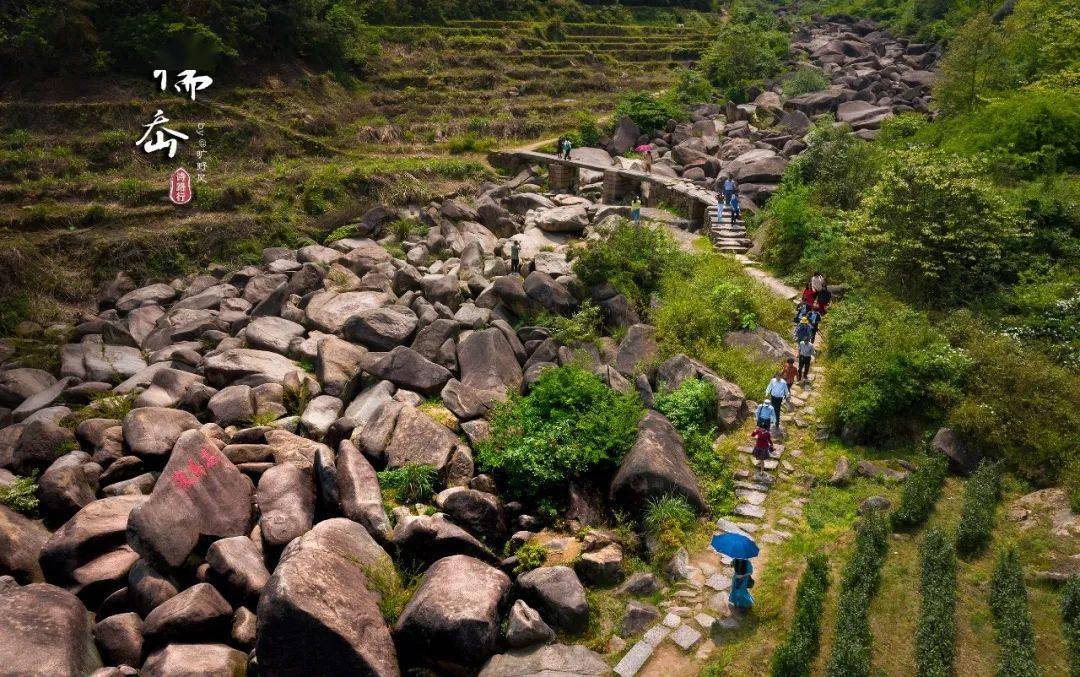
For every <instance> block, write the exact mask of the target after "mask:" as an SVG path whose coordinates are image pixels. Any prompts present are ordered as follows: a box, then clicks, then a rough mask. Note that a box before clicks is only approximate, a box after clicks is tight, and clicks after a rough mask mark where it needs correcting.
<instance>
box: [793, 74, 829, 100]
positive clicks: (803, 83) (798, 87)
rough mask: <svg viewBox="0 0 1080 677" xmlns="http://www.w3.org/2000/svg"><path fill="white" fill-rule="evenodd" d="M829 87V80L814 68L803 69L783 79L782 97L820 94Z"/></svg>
mask: <svg viewBox="0 0 1080 677" xmlns="http://www.w3.org/2000/svg"><path fill="white" fill-rule="evenodd" d="M828 86H829V78H827V77H825V74H824V73H822V72H821V71H819V70H818V69H816V68H808V67H803V68H800V69H799V70H797V71H795V72H794V73H792V74H791V75H789V76H788V77H786V78H784V96H786V97H789V98H793V97H796V96H802V95H803V94H809V93H810V92H820V91H821V90H823V89H825V88H826V87H828Z"/></svg>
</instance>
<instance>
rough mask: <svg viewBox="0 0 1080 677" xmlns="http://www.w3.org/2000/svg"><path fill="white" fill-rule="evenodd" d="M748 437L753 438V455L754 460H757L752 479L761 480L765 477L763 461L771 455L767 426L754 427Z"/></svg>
mask: <svg viewBox="0 0 1080 677" xmlns="http://www.w3.org/2000/svg"><path fill="white" fill-rule="evenodd" d="M750 437H752V438H753V439H754V451H753V455H754V460H756V461H757V472H756V473H755V475H754V479H755V480H758V481H762V480H763V478H764V477H765V461H767V460H769V457H770V456H772V451H773V443H772V435H770V434H769V429H768V428H754V432H752V433H750Z"/></svg>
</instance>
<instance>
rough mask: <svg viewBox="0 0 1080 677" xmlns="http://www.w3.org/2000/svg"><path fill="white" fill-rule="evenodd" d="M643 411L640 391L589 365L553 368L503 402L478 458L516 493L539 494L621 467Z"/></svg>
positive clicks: (521, 495)
mask: <svg viewBox="0 0 1080 677" xmlns="http://www.w3.org/2000/svg"><path fill="white" fill-rule="evenodd" d="M641 414H642V408H641V403H640V402H639V401H638V399H637V396H636V395H633V394H627V395H624V394H620V393H617V392H615V391H614V390H612V389H610V388H608V387H607V386H605V385H604V384H603V382H601V381H600V378H599V377H597V376H596V375H594V374H593V373H591V372H589V371H587V370H585V369H582V368H580V367H578V366H575V365H565V366H562V367H558V368H554V369H548V370H546V371H544V372H543V374H541V376H540V378H539V379H538V380H537V382H536V383H535V384H533V386H532V388H531V389H530V391H529V394H528V395H526V396H524V397H522V396H517V395H513V396H511V397H510V398H508V399H507V401H505V402H503V403H501V404H499V405H497V406H496V407H495V409H494V410H493V412H492V415H491V418H490V420H491V437H490V438H489V439H488V440H487V441H485V442H483V443H482V444H481V445H479V448H478V454H477V464H478V466H479V467H480V468H481V469H483V470H484V471H485V472H490V473H492V474H493V475H494V476H495V478H496V480H498V481H500V482H501V483H503V485H504V486H505V488H506V490H507V491H508V493H509V494H510V495H511V496H514V497H516V498H519V499H535V498H538V497H541V496H544V495H545V494H548V493H550V492H552V491H554V490H555V489H556V488H561V487H565V486H566V482H567V481H569V480H571V479H574V478H577V477H582V476H584V475H587V474H589V473H593V472H598V471H602V470H610V469H611V468H613V467H614V465H615V464H617V463H618V462H619V460H621V458H622V456H623V454H625V453H626V451H627V450H628V449H629V448H630V446H631V445H632V444H633V441H634V439H635V436H636V434H637V422H638V419H639V418H641Z"/></svg>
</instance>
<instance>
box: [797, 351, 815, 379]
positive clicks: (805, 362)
mask: <svg viewBox="0 0 1080 677" xmlns="http://www.w3.org/2000/svg"><path fill="white" fill-rule="evenodd" d="M813 356H814V344H813V343H810V342H809V341H800V342H799V380H800V381H805V380H806V379H808V378H810V359H811V358H812V357H813Z"/></svg>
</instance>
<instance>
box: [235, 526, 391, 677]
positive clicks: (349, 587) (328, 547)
mask: <svg viewBox="0 0 1080 677" xmlns="http://www.w3.org/2000/svg"><path fill="white" fill-rule="evenodd" d="M373 567H379V568H381V570H382V571H383V572H386V571H391V572H392V571H393V562H392V561H391V560H390V558H389V556H388V555H387V554H386V552H385V551H383V550H382V548H380V547H379V546H378V545H377V544H376V543H375V542H374V541H373V540H372V538H371V536H369V535H368V533H367V531H365V530H364V528H363V527H362V526H360V525H359V524H356V523H355V522H352V521H349V520H347V519H340V518H339V519H330V520H325V521H323V522H320V523H319V524H317V525H316V526H315V528H313V529H312V530H311V531H309V532H308V533H306V534H305V535H304V536H302V537H300V538H299V539H297V540H296V541H293V542H292V543H291V544H289V546H288V547H286V548H285V551H284V552H283V553H282V556H281V561H280V563H279V564H278V566H277V568H276V569H275V570H274V575H273V576H271V577H270V581H269V582H268V583H267V585H266V588H265V589H264V591H263V595H262V598H261V599H260V600H259V609H258V621H259V633H258V639H257V643H256V648H255V652H256V655H258V657H259V670H260V672H261V673H263V674H267V675H281V676H287V675H296V676H298V677H299V676H302V675H310V674H311V671H312V666H318V670H319V672H322V673H324V674H362V675H385V676H387V677H396V676H397V675H398V674H399V670H398V662H397V653H396V651H395V649H394V643H393V640H392V639H391V638H390V631H389V630H388V629H387V627H386V623H385V622H384V621H383V617H382V614H381V613H380V611H379V597H378V595H377V594H376V593H374V592H372V591H371V590H370V589H369V587H368V576H367V574H366V573H365V572H366V571H372V570H373Z"/></svg>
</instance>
